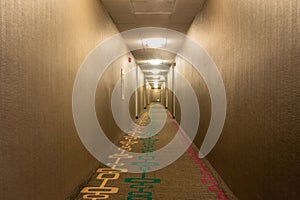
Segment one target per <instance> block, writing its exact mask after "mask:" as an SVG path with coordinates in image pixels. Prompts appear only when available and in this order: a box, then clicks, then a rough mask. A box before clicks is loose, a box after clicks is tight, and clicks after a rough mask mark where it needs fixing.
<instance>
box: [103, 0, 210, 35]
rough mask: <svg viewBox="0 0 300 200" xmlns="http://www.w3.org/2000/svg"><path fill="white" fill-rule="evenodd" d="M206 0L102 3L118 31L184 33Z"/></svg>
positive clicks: (151, 0) (110, 1)
mask: <svg viewBox="0 0 300 200" xmlns="http://www.w3.org/2000/svg"><path fill="white" fill-rule="evenodd" d="M204 1H205V0H102V3H103V5H104V7H105V8H106V9H107V11H108V12H109V14H110V16H111V17H112V19H113V21H114V23H115V24H116V26H117V27H118V29H119V30H120V32H122V31H125V30H129V29H133V28H139V27H149V26H153V27H163V28H169V29H173V30H176V31H179V32H182V33H186V32H187V30H188V29H189V27H190V25H191V23H192V21H193V19H194V17H195V15H196V14H197V13H198V12H199V11H200V10H201V8H202V6H203V4H204Z"/></svg>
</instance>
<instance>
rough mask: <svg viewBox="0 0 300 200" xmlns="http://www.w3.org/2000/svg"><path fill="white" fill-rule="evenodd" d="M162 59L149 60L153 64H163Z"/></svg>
mask: <svg viewBox="0 0 300 200" xmlns="http://www.w3.org/2000/svg"><path fill="white" fill-rule="evenodd" d="M162 62H163V61H162V60H160V59H152V60H148V63H149V64H151V65H160V64H162Z"/></svg>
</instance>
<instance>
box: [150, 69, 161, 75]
mask: <svg viewBox="0 0 300 200" xmlns="http://www.w3.org/2000/svg"><path fill="white" fill-rule="evenodd" d="M151 72H152V74H159V72H160V70H159V69H153V70H151Z"/></svg>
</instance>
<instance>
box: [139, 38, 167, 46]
mask: <svg viewBox="0 0 300 200" xmlns="http://www.w3.org/2000/svg"><path fill="white" fill-rule="evenodd" d="M142 41H143V44H144V46H145V47H148V48H160V47H163V46H165V45H166V43H167V40H166V39H165V38H146V39H143V40H142Z"/></svg>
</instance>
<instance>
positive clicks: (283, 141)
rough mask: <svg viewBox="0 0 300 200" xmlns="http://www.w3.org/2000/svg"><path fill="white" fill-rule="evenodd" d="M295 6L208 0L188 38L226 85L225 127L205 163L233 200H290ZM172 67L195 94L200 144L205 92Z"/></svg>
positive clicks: (191, 75) (190, 73)
mask: <svg viewBox="0 0 300 200" xmlns="http://www.w3.org/2000/svg"><path fill="white" fill-rule="evenodd" d="M299 6H300V4H299V3H297V0H286V1H284V0H269V1H253V0H243V1H240V0H228V1H221V0H207V2H206V4H205V6H204V9H203V11H202V13H201V14H199V15H198V16H197V17H196V19H195V21H194V23H193V25H192V27H191V28H190V30H189V33H188V34H189V36H191V37H192V38H193V39H195V40H196V41H198V42H199V43H201V44H202V45H203V47H204V48H205V49H206V50H207V51H208V53H209V54H210V55H211V57H212V58H213V60H214V61H215V63H216V65H217V66H218V68H219V70H220V72H221V74H222V77H223V80H224V83H225V88H226V94H227V101H228V110H227V118H226V123H225V127H224V130H223V133H222V135H221V138H220V140H219V142H218V143H217V145H216V146H215V148H214V150H213V151H212V152H211V153H210V154H209V156H208V159H209V161H210V162H211V164H212V165H213V166H214V167H215V168H216V169H217V171H218V172H219V174H220V175H221V176H222V178H223V179H224V180H225V181H226V183H227V184H228V185H229V187H230V188H231V189H232V190H233V192H234V193H235V195H236V196H237V197H238V198H239V199H243V200H244V199H245V200H246V199H297V197H296V191H297V190H298V188H297V184H296V181H297V178H296V175H297V173H298V170H299V169H298V166H299V162H298V161H297V157H296V152H297V151H298V150H299V143H298V142H297V141H298V140H297V137H296V135H297V131H298V132H299V121H298V123H296V118H298V120H299V117H296V112H297V109H298V107H299V106H298V105H296V103H298V102H299V86H300V85H299V66H300V61H299V53H300V52H299V49H300V48H299V39H300V37H299V36H300V34H299V27H300V23H299V19H300V18H299V10H300V9H299V8H300V7H299ZM184 66H186V67H184ZM176 68H177V70H178V71H180V72H182V73H183V74H184V75H185V76H186V77H187V78H188V79H189V80H190V81H191V84H192V86H193V87H194V88H195V89H196V91H200V93H199V92H198V94H197V96H198V99H199V102H200V107H203V108H204V110H201V118H203V117H204V121H202V122H201V123H200V124H201V125H200V128H199V133H198V136H197V138H196V140H195V143H196V144H197V145H198V146H199V145H200V144H201V143H202V140H203V137H204V133H205V132H204V131H206V129H207V125H208V123H209V118H210V110H208V109H207V107H210V103H209V100H207V98H208V94H207V89H206V88H205V86H204V85H203V81H202V80H201V78H199V75H197V73H195V71H194V70H192V69H188V64H187V63H185V64H184V63H181V65H177V66H176ZM196 76H198V78H196ZM297 93H298V96H297ZM205 99H206V100H205ZM298 110H299V109H298Z"/></svg>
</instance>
